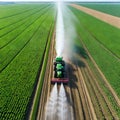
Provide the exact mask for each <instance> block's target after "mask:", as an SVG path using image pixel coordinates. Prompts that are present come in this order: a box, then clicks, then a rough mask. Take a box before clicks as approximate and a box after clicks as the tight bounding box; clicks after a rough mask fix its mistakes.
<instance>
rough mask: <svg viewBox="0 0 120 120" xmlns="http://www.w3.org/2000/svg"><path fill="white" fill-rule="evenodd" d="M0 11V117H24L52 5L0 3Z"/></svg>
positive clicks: (49, 25)
mask: <svg viewBox="0 0 120 120" xmlns="http://www.w3.org/2000/svg"><path fill="white" fill-rule="evenodd" d="M0 11H2V14H0V120H2V119H3V120H10V119H14V120H15V119H16V120H19V119H25V117H26V113H27V111H28V108H29V102H30V101H31V96H32V93H33V90H34V88H35V85H36V83H37V80H38V78H37V74H38V72H39V71H40V66H41V65H42V61H43V57H44V53H45V48H46V45H47V43H48V36H49V35H50V32H51V29H53V25H54V20H55V10H54V5H53V4H11V5H0Z"/></svg>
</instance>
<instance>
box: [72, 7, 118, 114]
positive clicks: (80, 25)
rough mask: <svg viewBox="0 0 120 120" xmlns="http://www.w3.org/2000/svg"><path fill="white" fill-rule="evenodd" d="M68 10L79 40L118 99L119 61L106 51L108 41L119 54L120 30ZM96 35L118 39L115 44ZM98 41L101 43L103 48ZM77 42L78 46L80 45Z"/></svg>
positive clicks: (79, 12)
mask: <svg viewBox="0 0 120 120" xmlns="http://www.w3.org/2000/svg"><path fill="white" fill-rule="evenodd" d="M70 9H71V10H72V12H73V13H74V14H75V15H76V17H77V18H78V21H79V22H77V23H76V28H77V32H78V34H79V36H80V39H81V40H82V41H83V42H84V44H85V45H86V47H87V49H88V50H89V52H90V54H91V55H92V57H93V58H94V60H95V62H96V63H97V65H98V66H99V68H100V69H101V71H102V72H103V73H104V75H105V77H106V78H107V80H108V81H109V83H110V84H111V86H112V87H113V89H114V90H115V91H116V93H117V95H118V96H119V97H120V87H119V85H120V80H119V79H120V59H119V58H116V57H115V56H114V55H113V54H112V53H111V52H110V51H109V50H108V49H107V47H109V46H110V44H108V43H109V41H111V42H112V46H113V48H115V47H117V50H118V51H116V52H115V51H114V53H115V54H117V52H119V50H120V47H119V46H118V45H116V44H118V43H119V39H120V36H119V34H118V33H120V30H119V29H116V28H114V27H113V28H112V26H110V25H109V24H107V23H103V22H102V21H99V20H97V19H95V18H94V17H92V16H90V15H87V14H85V13H83V12H81V11H79V10H77V9H75V8H72V7H70ZM100 25H101V27H102V25H104V27H103V31H100V30H101V27H100ZM96 26H97V27H96ZM109 28H111V29H112V30H115V32H113V31H112V30H109ZM108 31H109V33H108ZM98 34H99V35H100V34H104V35H106V36H109V35H110V36H112V35H113V36H114V34H116V37H117V39H118V40H117V43H116V40H114V39H115V38H114V37H115V36H114V37H109V39H108V38H107V37H103V38H102V39H101V37H100V36H97V35H98ZM93 35H94V36H93ZM96 38H97V39H96ZM98 41H101V42H103V43H104V47H103V46H102V45H101V43H100V42H98ZM79 42H80V41H79ZM79 42H78V44H80V43H79ZM106 44H108V45H106ZM111 51H112V49H111ZM98 80H99V79H98ZM107 95H108V93H107ZM109 98H110V97H109ZM112 102H114V101H112ZM114 105H115V104H114ZM114 108H115V109H116V111H117V113H118V114H119V116H120V109H118V107H117V106H116V105H115V106H114Z"/></svg>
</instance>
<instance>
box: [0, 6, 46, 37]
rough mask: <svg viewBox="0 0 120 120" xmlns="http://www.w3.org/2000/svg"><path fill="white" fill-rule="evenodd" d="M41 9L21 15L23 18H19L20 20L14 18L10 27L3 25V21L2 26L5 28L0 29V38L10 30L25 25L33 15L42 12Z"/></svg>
mask: <svg viewBox="0 0 120 120" xmlns="http://www.w3.org/2000/svg"><path fill="white" fill-rule="evenodd" d="M44 8H45V7H43V8H36V9H35V10H31V11H29V12H28V13H25V14H23V16H21V17H20V18H18V17H16V18H13V19H15V20H16V21H15V22H14V23H12V24H10V25H5V24H6V23H5V21H3V23H2V24H4V23H5V24H4V25H5V26H4V27H3V28H1V29H0V37H3V36H4V35H5V34H8V33H9V32H11V31H12V30H15V29H17V27H19V26H20V25H22V24H24V23H26V20H28V19H29V18H30V17H31V16H33V15H34V14H36V13H38V12H40V11H42V9H44Z"/></svg>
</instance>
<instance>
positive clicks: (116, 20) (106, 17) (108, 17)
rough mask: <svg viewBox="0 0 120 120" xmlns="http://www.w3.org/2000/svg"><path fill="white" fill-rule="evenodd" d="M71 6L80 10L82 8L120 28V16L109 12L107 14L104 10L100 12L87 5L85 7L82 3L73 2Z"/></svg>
mask: <svg viewBox="0 0 120 120" xmlns="http://www.w3.org/2000/svg"><path fill="white" fill-rule="evenodd" d="M71 6H72V7H74V8H77V9H78V10H81V11H83V12H85V13H87V14H89V15H92V16H94V17H96V18H98V19H100V20H102V21H104V22H106V23H108V24H111V25H113V26H115V27H117V28H120V18H119V17H115V16H112V15H109V14H106V13H103V12H99V11H96V10H93V9H90V8H87V7H83V6H80V5H76V4H71Z"/></svg>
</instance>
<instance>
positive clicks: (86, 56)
mask: <svg viewBox="0 0 120 120" xmlns="http://www.w3.org/2000/svg"><path fill="white" fill-rule="evenodd" d="M69 8H70V10H71V12H72V13H73V14H74V15H75V16H76V18H77V19H78V20H76V21H77V22H75V23H74V25H75V27H76V29H77V30H76V31H77V38H76V42H75V43H74V47H75V51H73V55H72V57H73V61H72V60H71V61H69V60H68V61H67V62H68V66H69V71H68V72H69V77H70V82H69V84H68V85H67V86H66V85H65V86H64V87H65V90H66V92H67V97H68V101H69V102H70V103H69V104H70V105H71V106H72V105H73V113H74V114H73V113H72V110H71V111H70V113H69V115H70V118H71V119H72V118H74V119H75V120H80V119H91V120H92V119H108V120H109V119H119V118H120V107H119V98H118V101H116V99H115V97H114V95H113V94H112V93H111V90H110V89H109V87H108V84H106V82H105V80H104V75H105V77H106V76H107V80H109V82H110V83H111V85H112V87H113V86H114V87H115V88H114V87H113V88H114V89H115V90H116V93H117V94H118V96H119V92H118V91H119V83H118V82H119V66H120V62H119V57H116V55H114V54H113V53H112V52H113V51H112V49H111V52H110V50H108V48H107V47H108V46H109V45H107V42H109V41H107V40H106V39H105V38H104V39H103V41H104V40H106V43H104V42H103V41H102V42H103V43H104V46H103V43H102V42H99V41H98V40H101V39H100V38H99V37H98V39H97V40H96V38H95V37H96V36H97V35H96V34H95V35H94V37H93V34H94V32H95V33H97V32H98V33H99V34H100V32H101V34H105V33H107V30H108V31H109V29H112V30H113V31H114V30H115V32H117V33H119V29H117V28H114V27H112V26H111V25H108V24H106V23H104V22H102V21H100V20H97V19H95V18H94V17H92V16H89V15H87V14H85V13H83V12H81V11H79V10H77V9H75V8H72V7H69ZM64 13H65V11H64ZM66 17H67V16H66ZM68 19H69V17H68ZM64 20H66V19H64ZM91 21H92V22H93V23H92V22H91ZM67 22H68V21H65V23H67ZM68 23H69V22H68ZM94 23H95V24H94ZM96 24H97V25H98V26H99V27H97V28H96V29H95V25H96ZM102 24H103V26H104V28H105V30H104V29H103V31H102V30H101V31H99V30H100V29H102V27H103V26H102ZM71 25H73V24H71ZM65 26H67V25H65ZM100 26H101V27H100ZM65 28H66V27H65ZM90 28H91V29H93V31H92V30H91V32H89V30H88V29H90ZM99 28H100V29H99ZM97 30H98V31H97ZM117 33H115V34H116V35H117V36H119V34H117ZM52 41H53V42H52V45H51V49H50V56H49V58H50V59H49V63H48V66H47V67H48V69H47V70H46V75H45V76H46V77H45V80H44V84H43V90H42V97H41V98H40V105H39V110H38V115H37V120H39V119H45V118H46V116H45V115H44V114H45V111H46V110H45V104H46V101H47V100H48V98H49V96H50V91H51V90H52V88H53V85H51V84H50V82H51V79H52V78H53V77H52V76H53V75H52V71H53V68H52V65H51V64H52V61H53V59H54V56H55V54H56V53H55V52H54V49H53V46H55V45H54V41H55V39H54V36H53V40H52ZM111 41H112V40H111ZM111 44H112V43H111ZM113 46H114V47H115V44H114V43H113ZM109 47H110V46H109ZM118 49H119V47H118ZM117 52H118V51H117ZM117 52H115V54H116V53H117ZM51 53H52V56H51ZM106 58H107V59H108V60H106ZM93 59H94V60H95V62H96V63H97V65H98V66H99V68H100V69H101V70H102V73H103V74H101V73H100V69H99V68H98V67H96V64H95V62H94V60H93ZM100 65H101V66H102V67H101V66H100ZM113 65H114V66H113ZM104 69H107V70H104ZM115 71H117V72H115ZM105 72H106V73H107V74H105ZM109 72H110V73H109ZM111 72H112V74H111ZM109 75H111V76H110V77H109V78H111V79H108V76H109ZM115 76H116V77H115ZM116 79H117V80H116ZM107 82H108V81H107ZM117 85H118V86H117ZM46 86H47V87H46ZM59 88H60V85H58V89H59ZM116 93H115V94H116ZM51 101H52V99H51ZM117 102H118V103H117ZM80 108H81V109H80ZM55 118H56V117H55V116H51V119H50V120H55ZM72 120H73V119H72Z"/></svg>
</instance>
